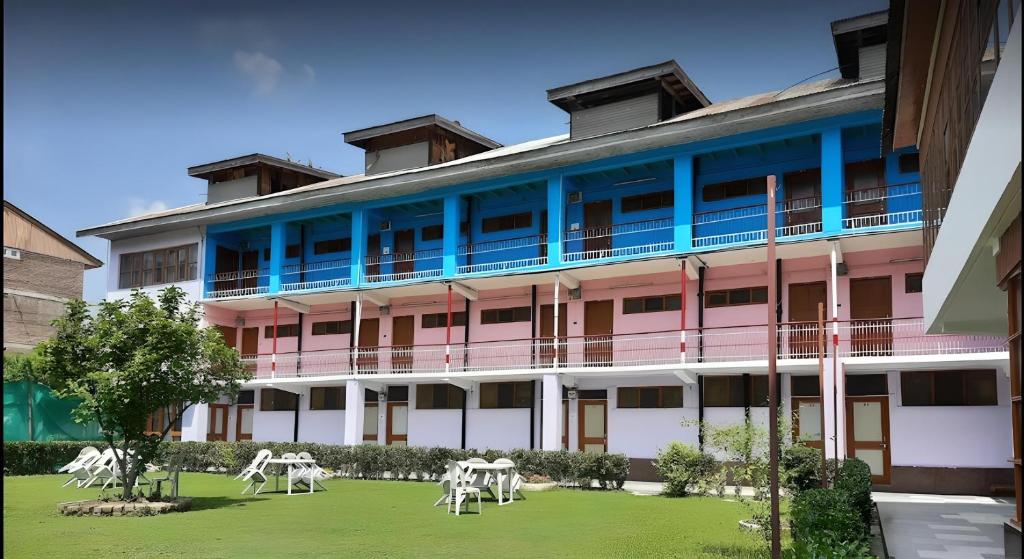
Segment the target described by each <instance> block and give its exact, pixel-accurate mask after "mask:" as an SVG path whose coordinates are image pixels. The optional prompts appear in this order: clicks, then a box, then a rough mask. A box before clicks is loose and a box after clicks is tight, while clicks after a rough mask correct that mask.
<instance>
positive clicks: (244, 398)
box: [235, 390, 256, 405]
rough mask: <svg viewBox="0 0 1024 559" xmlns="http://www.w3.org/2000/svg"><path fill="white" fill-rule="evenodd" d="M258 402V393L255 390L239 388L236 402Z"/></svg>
mask: <svg viewBox="0 0 1024 559" xmlns="http://www.w3.org/2000/svg"><path fill="white" fill-rule="evenodd" d="M255 402H256V394H255V391H253V390H239V391H238V401H237V402H235V403H236V404H250V405H251V404H253V403H255Z"/></svg>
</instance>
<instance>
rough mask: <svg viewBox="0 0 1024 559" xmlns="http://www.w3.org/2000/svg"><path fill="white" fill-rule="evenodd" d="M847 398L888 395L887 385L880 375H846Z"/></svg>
mask: <svg viewBox="0 0 1024 559" xmlns="http://www.w3.org/2000/svg"><path fill="white" fill-rule="evenodd" d="M844 382H845V384H846V395H847V396H884V395H886V394H888V393H889V383H888V381H887V380H886V378H885V375H884V374H881V375H847V376H846V380H845V381H844Z"/></svg>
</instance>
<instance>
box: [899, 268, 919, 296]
mask: <svg viewBox="0 0 1024 559" xmlns="http://www.w3.org/2000/svg"><path fill="white" fill-rule="evenodd" d="M911 278H915V279H914V280H911ZM923 280H924V272H908V273H907V274H905V275H904V276H903V292H904V293H921V292H923V291H924V289H923V285H922V282H923ZM913 284H916V285H913Z"/></svg>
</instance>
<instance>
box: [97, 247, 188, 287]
mask: <svg viewBox="0 0 1024 559" xmlns="http://www.w3.org/2000/svg"><path fill="white" fill-rule="evenodd" d="M198 258H199V245H198V244H191V245H184V246H179V247H173V248H162V249H159V250H151V251H147V252H136V253H132V254H122V255H121V259H120V266H119V267H118V282H117V284H118V289H130V288H133V287H145V286H148V285H159V284H162V283H174V282H179V281H192V280H194V279H196V271H197V270H198V264H197V261H198Z"/></svg>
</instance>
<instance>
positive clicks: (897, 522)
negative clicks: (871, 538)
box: [872, 493, 1014, 559]
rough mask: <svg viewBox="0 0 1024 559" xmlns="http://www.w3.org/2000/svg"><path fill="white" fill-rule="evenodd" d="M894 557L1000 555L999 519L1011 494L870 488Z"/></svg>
mask: <svg viewBox="0 0 1024 559" xmlns="http://www.w3.org/2000/svg"><path fill="white" fill-rule="evenodd" d="M872 496H873V497H874V499H875V502H876V503H878V515H879V518H880V519H881V521H882V528H883V530H884V531H885V544H886V547H887V548H888V551H889V557H891V558H893V559H918V558H924V559H995V558H998V557H1003V522H1005V521H1006V519H1007V518H1009V517H1010V516H1011V515H1012V514H1013V511H1014V504H1013V499H1003V498H998V497H994V498H993V497H962V496H947V495H918V494H910V493H874V494H873V495H872Z"/></svg>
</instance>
